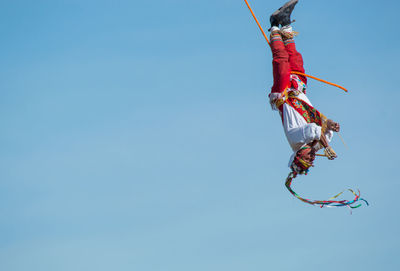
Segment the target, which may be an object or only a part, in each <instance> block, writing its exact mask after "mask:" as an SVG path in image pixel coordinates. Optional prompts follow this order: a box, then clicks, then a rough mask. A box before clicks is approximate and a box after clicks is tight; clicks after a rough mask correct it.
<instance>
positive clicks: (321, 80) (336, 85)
mask: <svg viewBox="0 0 400 271" xmlns="http://www.w3.org/2000/svg"><path fill="white" fill-rule="evenodd" d="M244 2H245V3H246V5H247V7H248V8H249V10H250V12H251V15H253V18H254V20H255V21H256V23H257V25H258V27H259V28H260V31H261V33H262V34H263V36H264V38H265V40H266V41H267V43H268V45H269V46H270V47H271V43H270V42H269V40H268V38H267V35H266V34H265V32H264V29H263V28H262V27H261V25H260V23H259V22H258V20H257V17H256V15H255V14H254V12H253V10H252V9H251V7H250V5H249V2H247V0H244ZM291 73H294V74H298V75H303V76H306V77H309V78H312V79H314V80H317V81H320V82H323V83H325V84H328V85H332V86H335V87H338V88H340V89H343V90H344V91H346V92H348V90H347V89H346V88H344V87H342V86H340V85H338V84H335V83H331V82H328V81H326V80H323V79H320V78H317V77H315V76H312V75H308V74H305V73H301V72H295V71H292V72H291Z"/></svg>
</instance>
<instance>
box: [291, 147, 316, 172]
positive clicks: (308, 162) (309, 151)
mask: <svg viewBox="0 0 400 271" xmlns="http://www.w3.org/2000/svg"><path fill="white" fill-rule="evenodd" d="M314 159H315V151H314V149H313V148H312V147H311V146H309V145H306V146H304V147H303V148H301V149H300V150H298V151H297V153H296V156H295V158H294V160H293V163H292V166H291V168H292V170H293V171H295V172H297V173H299V174H307V173H308V170H309V169H310V167H312V166H313V162H314Z"/></svg>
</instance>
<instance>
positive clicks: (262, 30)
mask: <svg viewBox="0 0 400 271" xmlns="http://www.w3.org/2000/svg"><path fill="white" fill-rule="evenodd" d="M244 1H245V2H246V5H247V7H248V8H249V10H250V12H251V15H253V17H254V20H255V21H256V23H257V25H258V27H259V28H260V30H261V33H262V34H263V36H264V38H265V40H266V41H267V43H268V45H269V46H270V47H271V44H270V43H269V40H268V38H267V35H265V32H264V29H263V28H262V27H261V25H260V23H259V22H258V20H257V17H256V15H254V12H253V10H252V9H251V7H250V5H249V2H247V0H244Z"/></svg>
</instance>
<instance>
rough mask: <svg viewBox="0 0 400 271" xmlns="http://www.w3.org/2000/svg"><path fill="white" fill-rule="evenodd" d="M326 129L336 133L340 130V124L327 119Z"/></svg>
mask: <svg viewBox="0 0 400 271" xmlns="http://www.w3.org/2000/svg"><path fill="white" fill-rule="evenodd" d="M326 129H327V130H331V131H334V132H336V133H338V132H339V131H340V125H339V123H337V122H334V121H333V120H331V119H329V120H327V121H326Z"/></svg>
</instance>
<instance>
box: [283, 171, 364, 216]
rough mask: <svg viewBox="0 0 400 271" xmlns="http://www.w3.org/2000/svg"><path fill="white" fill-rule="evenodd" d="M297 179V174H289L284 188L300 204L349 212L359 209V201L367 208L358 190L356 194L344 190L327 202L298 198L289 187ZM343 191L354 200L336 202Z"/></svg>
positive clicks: (352, 191)
mask: <svg viewBox="0 0 400 271" xmlns="http://www.w3.org/2000/svg"><path fill="white" fill-rule="evenodd" d="M296 177H297V173H296V172H291V173H290V174H289V176H288V177H287V179H286V183H285V185H286V187H287V189H288V190H289V192H290V193H292V195H293V196H295V197H296V198H298V199H299V200H301V201H302V202H305V203H308V204H311V205H315V206H318V207H321V208H323V207H343V206H345V207H349V208H350V210H351V209H355V208H358V207H360V206H361V205H362V204H361V202H360V201H363V202H364V203H365V204H367V206H368V205H369V204H368V202H367V201H366V200H365V199H363V198H361V197H360V196H361V193H360V190H358V194H357V193H356V192H354V190H352V189H346V190H344V191H342V192H340V193H339V194H337V195H335V196H333V197H331V198H329V199H328V200H310V199H305V198H302V197H300V196H299V195H298V194H297V193H296V192H294V191H293V189H292V188H291V187H290V185H291V184H292V181H293V179H294V178H296ZM345 191H350V192H351V193H352V194H353V195H354V199H353V200H337V198H338V197H339V196H340V195H342V194H343V193H344V192H345Z"/></svg>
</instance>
